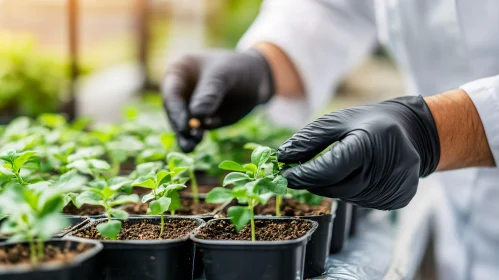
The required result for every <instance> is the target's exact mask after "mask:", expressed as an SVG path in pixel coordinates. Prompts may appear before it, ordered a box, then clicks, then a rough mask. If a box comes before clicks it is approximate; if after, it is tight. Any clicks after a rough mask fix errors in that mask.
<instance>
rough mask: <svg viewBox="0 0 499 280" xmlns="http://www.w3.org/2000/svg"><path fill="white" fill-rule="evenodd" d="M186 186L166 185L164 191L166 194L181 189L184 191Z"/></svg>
mask: <svg viewBox="0 0 499 280" xmlns="http://www.w3.org/2000/svg"><path fill="white" fill-rule="evenodd" d="M186 187H187V186H186V185H183V184H171V185H167V186H166V187H165V191H166V192H167V193H169V192H171V191H179V190H181V189H184V188H186Z"/></svg>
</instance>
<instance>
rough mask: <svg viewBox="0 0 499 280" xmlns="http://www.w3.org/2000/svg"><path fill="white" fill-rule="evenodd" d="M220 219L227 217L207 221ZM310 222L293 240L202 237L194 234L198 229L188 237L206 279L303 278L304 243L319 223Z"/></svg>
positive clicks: (282, 220) (281, 219) (285, 219)
mask: <svg viewBox="0 0 499 280" xmlns="http://www.w3.org/2000/svg"><path fill="white" fill-rule="evenodd" d="M256 219H257V220H262V219H269V220H273V221H274V222H276V223H278V222H279V223H280V222H282V223H286V222H289V221H291V220H294V219H293V218H279V219H274V218H270V217H259V218H256ZM220 220H229V219H217V220H212V221H209V222H208V224H209V223H216V222H218V221H220ZM310 222H311V223H312V228H311V229H310V231H309V232H308V233H307V234H306V235H305V236H302V237H300V238H298V239H294V240H286V241H257V242H251V241H233V240H205V239H199V238H196V233H197V230H195V231H194V232H192V233H191V239H192V240H193V241H194V243H195V244H196V248H199V250H200V251H201V252H202V253H203V262H204V265H205V276H206V280H235V279H237V280H246V279H248V280H254V279H259V280H276V279H303V269H304V263H305V252H306V246H307V243H308V241H309V240H310V238H311V237H312V234H313V233H314V231H315V230H316V229H317V227H318V226H319V225H318V224H317V222H315V221H310Z"/></svg>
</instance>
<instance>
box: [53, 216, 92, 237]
mask: <svg viewBox="0 0 499 280" xmlns="http://www.w3.org/2000/svg"><path fill="white" fill-rule="evenodd" d="M66 217H67V218H68V219H69V223H70V226H69V227H68V228H66V229H65V230H63V231H62V232H60V233H57V234H55V235H54V237H55V238H60V237H63V236H64V235H66V234H67V233H68V232H71V231H74V230H77V229H79V228H82V227H83V226H85V225H86V224H88V223H89V222H90V218H88V217H84V216H69V215H68V216H66Z"/></svg>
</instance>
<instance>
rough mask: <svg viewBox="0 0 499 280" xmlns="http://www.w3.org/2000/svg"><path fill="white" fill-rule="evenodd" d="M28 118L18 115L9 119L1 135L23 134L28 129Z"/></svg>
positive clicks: (6, 136)
mask: <svg viewBox="0 0 499 280" xmlns="http://www.w3.org/2000/svg"><path fill="white" fill-rule="evenodd" d="M29 124H30V120H29V118H28V117H19V118H16V119H15V120H13V121H11V122H10V123H9V125H7V127H5V130H4V132H3V137H5V138H6V139H7V138H10V137H12V136H16V135H25V134H26V132H27V131H28V129H29Z"/></svg>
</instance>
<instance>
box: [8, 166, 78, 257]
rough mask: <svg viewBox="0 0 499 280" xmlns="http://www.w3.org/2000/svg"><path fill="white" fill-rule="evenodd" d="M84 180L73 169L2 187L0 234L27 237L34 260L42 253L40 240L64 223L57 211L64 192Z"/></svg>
mask: <svg viewBox="0 0 499 280" xmlns="http://www.w3.org/2000/svg"><path fill="white" fill-rule="evenodd" d="M85 182H86V179H85V178H84V177H82V176H79V175H78V174H76V173H75V172H74V173H67V174H64V175H62V176H61V177H60V178H59V179H58V180H57V181H41V182H38V183H35V184H27V185H21V184H20V183H18V184H19V185H18V186H13V187H10V188H8V189H6V190H5V191H4V192H3V193H2V194H1V195H0V216H2V217H3V216H5V217H6V218H5V219H4V220H2V225H1V228H0V234H2V235H5V236H10V240H11V241H23V240H26V241H28V243H29V248H30V258H31V262H32V263H33V264H35V263H37V262H38V260H39V259H40V258H42V257H43V254H44V241H45V240H47V239H48V238H50V237H51V236H52V235H54V234H56V233H58V232H60V231H61V230H62V229H63V228H64V227H66V226H67V225H68V221H67V220H66V219H65V218H64V216H63V215H62V214H61V209H62V207H63V205H64V194H65V193H68V192H73V191H78V190H79V189H80V188H81V187H82V185H83V184H84V183H85Z"/></svg>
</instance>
